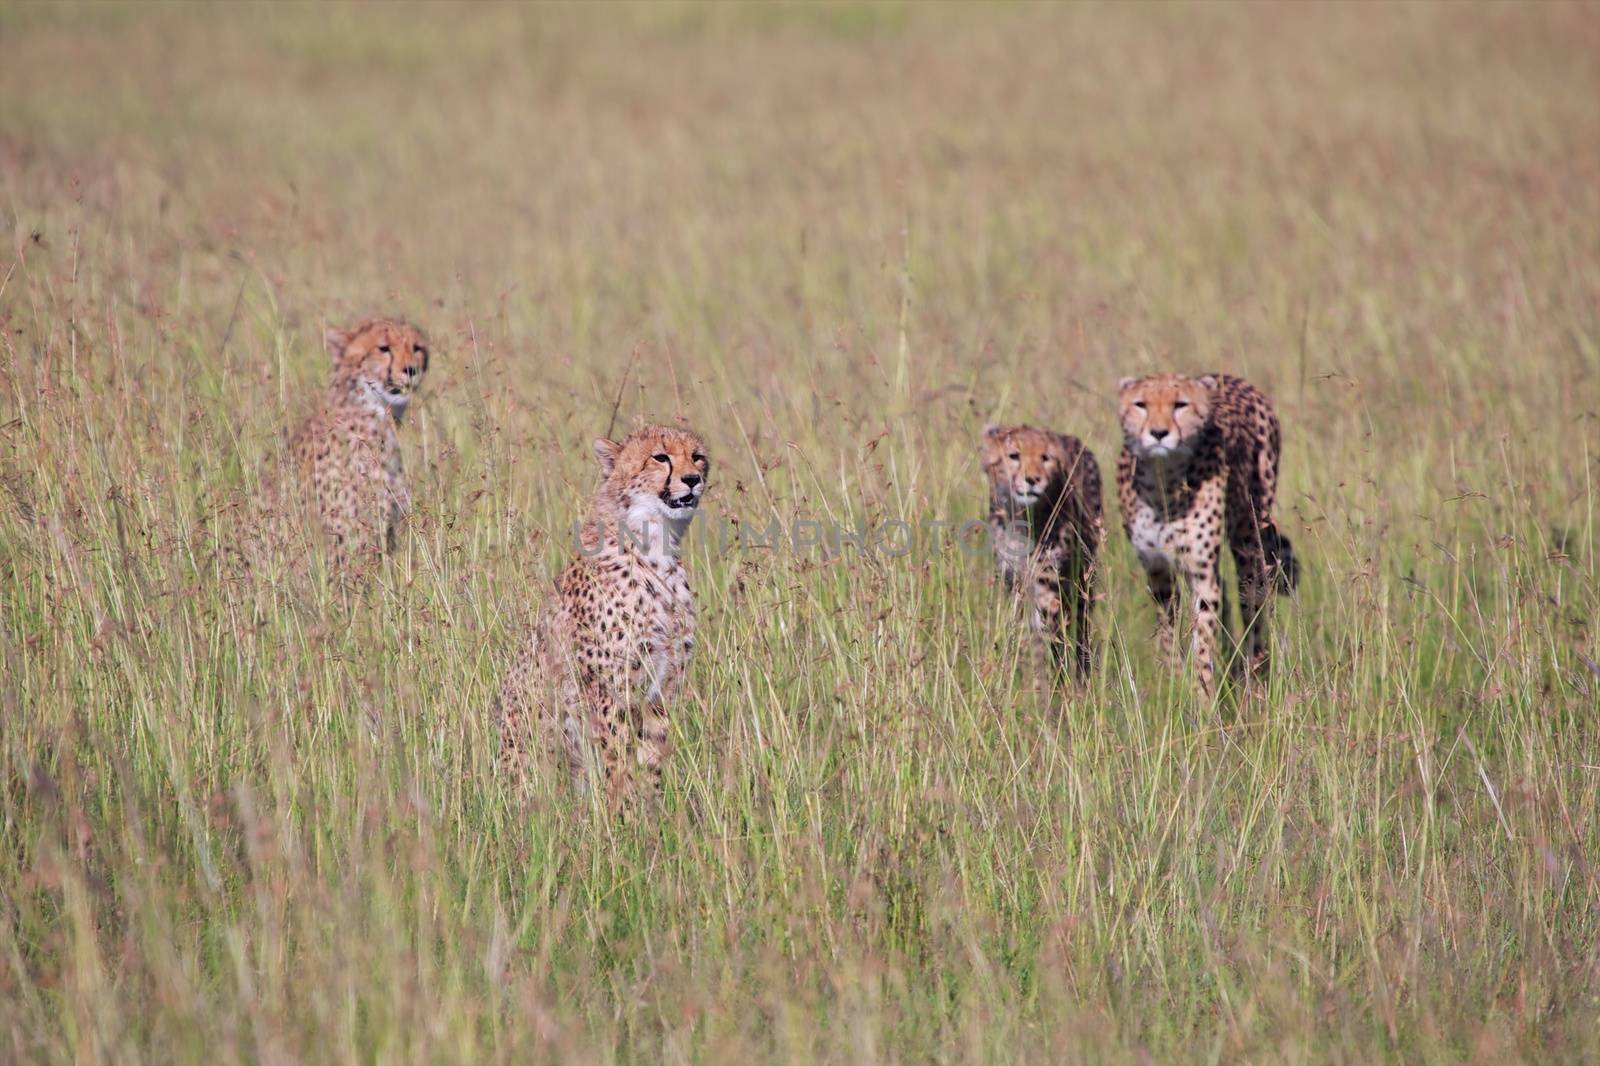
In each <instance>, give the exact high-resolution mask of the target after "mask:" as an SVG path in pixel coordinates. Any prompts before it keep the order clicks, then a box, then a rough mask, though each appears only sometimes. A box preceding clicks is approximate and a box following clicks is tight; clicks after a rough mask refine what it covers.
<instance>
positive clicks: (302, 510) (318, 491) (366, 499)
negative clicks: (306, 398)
mask: <svg viewBox="0 0 1600 1066" xmlns="http://www.w3.org/2000/svg"><path fill="white" fill-rule="evenodd" d="M323 343H324V345H325V346H326V347H327V350H328V354H329V355H331V356H332V357H333V374H332V377H331V378H330V380H329V382H328V387H327V389H326V390H325V391H324V392H323V394H322V398H321V400H320V402H319V403H318V404H317V406H316V408H315V409H314V410H313V411H312V413H311V414H310V415H309V416H308V417H307V418H306V420H305V421H304V422H303V423H302V424H301V425H300V428H299V429H298V430H296V432H295V434H294V435H293V436H292V437H291V438H290V440H289V447H288V450H287V452H286V453H285V455H284V457H283V462H282V464H281V466H280V467H279V468H278V469H277V470H275V471H273V472H271V473H270V474H269V475H268V477H267V479H266V485H265V492H264V495H265V497H266V499H267V504H268V508H269V511H270V512H272V516H271V521H272V522H273V523H274V524H277V525H279V526H280V527H281V526H282V525H283V524H284V523H287V522H290V521H291V520H292V519H291V513H294V512H298V513H299V516H301V517H303V518H304V519H306V520H307V521H308V523H309V524H311V525H314V526H315V527H317V528H320V530H321V531H322V533H323V534H324V535H325V537H326V539H327V542H328V545H329V547H330V548H331V549H332V551H333V556H334V561H335V564H336V565H343V564H347V563H349V562H351V561H353V560H355V559H357V558H360V557H363V556H373V555H377V554H380V553H381V552H383V551H386V550H392V549H393V547H394V542H395V534H396V532H397V531H398V529H399V527H400V526H401V524H402V523H403V522H404V521H405V518H406V515H407V514H408V513H409V512H410V510H411V493H410V490H409V489H408V487H407V485H406V476H405V470H404V468H403V466H402V464H401V456H400V439H399V436H398V434H397V432H396V430H397V429H398V427H399V425H400V421H401V419H402V418H403V417H404V416H405V412H406V407H407V406H408V405H409V404H410V402H411V397H412V396H413V395H414V394H415V392H416V390H417V388H418V386H420V385H421V384H422V378H423V375H424V374H426V373H427V371H428V342H427V339H426V338H425V337H424V336H423V335H422V331H421V330H419V329H417V328H416V327H415V326H412V325H408V324H407V323H404V322H398V321H394V320H391V319H372V320H370V321H366V322H363V323H361V324H360V325H358V326H356V327H355V328H354V329H349V330H343V329H329V330H328V331H327V332H326V333H325V334H324V335H323Z"/></svg>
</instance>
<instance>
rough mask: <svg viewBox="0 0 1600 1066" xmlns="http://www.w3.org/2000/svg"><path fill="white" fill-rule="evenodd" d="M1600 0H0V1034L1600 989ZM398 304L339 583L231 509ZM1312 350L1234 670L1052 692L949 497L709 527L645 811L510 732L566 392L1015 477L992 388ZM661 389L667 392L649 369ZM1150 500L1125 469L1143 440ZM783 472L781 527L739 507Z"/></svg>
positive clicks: (26, 1048) (225, 1035)
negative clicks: (1258, 638)
mask: <svg viewBox="0 0 1600 1066" xmlns="http://www.w3.org/2000/svg"><path fill="white" fill-rule="evenodd" d="M1597 57H1600V9H1597V8H1596V7H1595V6H1593V5H1563V4H1537V5H1535V4H1507V5H1499V6H1480V5H1476V4H1452V5H1421V4H1415V5H1403V6H1402V5H1393V6H1391V5H1383V6H1371V5H1339V6H1329V5H1311V4H1306V5H1283V6H1271V7H1264V6H1245V5H1198V4H1196V5H1184V6H1153V5H1151V6H1131V5H1130V6H1115V7H1107V6H1089V5H1070V6H1046V5H1021V4H1018V5H995V6H982V7H976V6H974V7H966V6H961V7H956V6H944V7H934V6H923V5H889V6H834V5H759V6H757V5H746V6H734V5H712V4H707V5H682V4H661V5H656V4H641V5H637V6H620V5H619V6H611V5H604V6H602V5H587V6H582V7H556V6H549V7H545V6H541V7H499V6H484V5H472V6H465V5H462V6H457V5H443V4H440V5H432V6H423V7H405V6H388V5H385V6H359V7H345V6H332V5H320V4H319V5H298V4H295V5H271V6H268V5H249V6H246V5H231V4H230V5H220V4H219V5H197V4H184V5H134V4H126V5H107V4H102V5H95V6H69V5H64V4H50V5H42V4H41V5H35V4H31V3H18V2H14V0H13V2H6V3H0V230H3V232H4V234H5V236H6V240H5V241H4V246H3V247H0V760H3V762H0V841H3V847H0V1060H4V1061H8V1062H33V1061H42V1062H58V1061H81V1062H94V1061H106V1062H118V1063H132V1062H146V1061H148V1062H172V1061H179V1062H208V1063H210V1062H235V1061H249V1062H268V1063H288V1062H302V1061H305V1062H317V1061H363V1062H468V1061H502V1062H519V1063H520V1062H532V1061H562V1062H567V1061H602V1062H611V1061H644V1062H658V1061H665V1062H689V1061H694V1062H730V1063H745V1062H753V1061H793V1062H808V1061H816V1060H822V1061H841V1062H926V1061H941V1062H955V1061H1022V1062H1060V1061H1074V1060H1076V1061H1093V1062H1101V1061H1127V1062H1146V1061H1152V1060H1155V1061H1171V1060H1205V1061H1235V1060H1239V1059H1245V1060H1254V1061H1261V1060H1270V1061H1289V1062H1320V1061H1348V1062H1370V1061H1375V1060H1394V1061H1406V1062H1457V1061H1476V1062H1493V1063H1499V1062H1503V1061H1508V1060H1533V1061H1553V1060H1564V1061H1571V1062H1594V1061H1597V1060H1600V940H1597V937H1600V865H1597V863H1600V735H1597V723H1600V696H1597V693H1600V665H1597V663H1600V636H1597V623H1596V618H1597V615H1600V590H1597V576H1600V575H1597V569H1596V566H1597V562H1596V550H1595V548H1596V525H1595V520H1596V477H1597V470H1596V452H1597V449H1596V440H1597V438H1600V434H1597V430H1600V414H1597V413H1600V108H1597V107H1596V106H1595V102H1596V101H1597V100H1600V63H1597ZM375 313H391V314H401V315H405V316H407V317H409V318H411V319H412V320H414V321H416V322H418V323H419V324H421V325H422V326H423V327H424V328H425V329H426V330H428V331H429V333H430V334H431V335H432V336H433V337H434V339H435V341H436V351H435V358H434V360H433V369H432V372H431V375H430V378H429V380H428V382H427V383H426V385H425V387H424V393H423V396H422V398H421V400H420V401H419V403H418V404H417V405H416V406H415V407H414V408H413V411H412V414H411V415H410V416H409V417H408V420H407V424H406V426H405V427H404V429H405V432H404V433H403V443H404V447H405V449H406V462H407V468H408V470H409V472H410V474H411V477H412V482H413V495H414V496H415V500H416V511H415V514H414V515H413V518H412V521H411V523H410V524H409V526H408V527H407V529H406V530H405V533H404V535H403V536H402V537H401V541H400V544H399V545H398V547H397V550H396V552H395V554H394V555H393V556H392V557H391V558H390V559H388V560H387V561H385V562H384V563H383V564H382V565H380V566H378V567H376V568H374V569H373V571H372V572H371V573H370V575H369V576H368V580H367V581H366V582H365V583H364V584H363V585H362V586H361V587H360V588H359V589H358V590H357V591H355V592H353V593H352V592H350V591H349V590H347V589H345V588H343V587H341V586H340V585H339V584H338V583H337V582H335V581H333V580H332V579H330V578H329V577H328V576H327V574H326V572H325V567H324V566H323V565H322V563H321V561H320V560H319V558H318V557H316V556H315V555H313V556H311V557H308V558H306V557H300V556H295V557H292V558H277V559H268V560H266V561H264V562H260V563H258V564H255V565H246V564H245V562H244V561H243V558H242V556H241V554H240V551H239V545H240V543H241V540H242V538H244V537H245V536H247V534H248V532H249V530H248V528H247V526H248V523H249V521H250V507H249V504H250V501H251V497H252V494H253V493H254V492H255V491H256V490H257V488H258V487H259V484H260V478H261V475H262V471H263V468H264V465H265V464H267V463H268V462H270V461H271V460H272V459H273V457H274V456H276V455H277V454H278V449H279V448H281V446H282V442H283V440H284V434H285V433H286V431H287V430H288V428H289V427H290V426H291V425H292V424H293V423H294V422H295V421H296V420H297V419H298V418H300V417H301V416H302V415H303V414H304V412H305V411H306V410H307V409H308V406H309V404H310V403H311V402H312V400H313V399H314V397H315V396H316V394H317V392H318V390H319V389H320V387H321V383H322V382H323V381H324V379H325V376H326V356H325V355H324V354H323V353H322V350H321V344H320V336H321V333H322V330H323V329H324V328H325V327H326V326H329V325H347V324H350V323H351V322H353V321H355V320H358V319H360V318H362V317H365V316H368V315H371V314H375ZM1156 368H1173V369H1179V370H1187V371H1194V372H1199V371H1205V370H1225V371H1229V372H1233V373H1239V374H1242V375H1244V376H1246V377H1248V378H1250V379H1251V380H1252V381H1254V382H1255V383H1256V384H1258V385H1259V386H1260V387H1261V388H1263V389H1264V390H1265V391H1266V392H1267V393H1268V394H1269V395H1271V396H1272V397H1273V400H1274V402H1275V404H1276V405H1277V408H1278V411H1279V413H1280V415H1281V417H1282V420H1283V424H1284V434H1285V448H1284V452H1285V458H1284V467H1283V476H1282V482H1281V484H1282V487H1281V489H1280V507H1281V509H1282V521H1283V523H1284V526H1285V529H1286V531H1287V532H1289V534H1290V535H1291V536H1292V537H1293V538H1294V541H1295V544H1296V547H1297V549H1298V550H1299V551H1300V553H1301V555H1302V557H1303V559H1304V563H1305V580H1304V581H1303V582H1302V585H1301V588H1300V591H1299V592H1298V593H1297V594H1296V595H1295V596H1294V597H1293V598H1291V599H1287V600H1283V601H1281V602H1280V604H1279V607H1278V611H1277V615H1276V619H1275V625H1274V635H1273V641H1274V665H1275V672H1274V675H1273V677H1272V679H1271V681H1270V684H1269V685H1268V686H1267V687H1266V688H1265V690H1264V691H1263V692H1261V693H1260V694H1259V697H1258V698H1242V697H1240V696H1239V695H1238V694H1237V693H1233V694H1229V695H1227V696H1226V697H1225V698H1224V699H1223V701H1222V703H1221V704H1220V705H1219V706H1218V707H1217V708H1216V709H1215V710H1212V709H1210V708H1202V707H1199V706H1197V704H1196V702H1195V700H1194V698H1193V695H1192V686H1191V684H1190V682H1189V680H1188V679H1187V678H1185V677H1184V676H1182V675H1181V674H1176V675H1175V674H1173V673H1172V672H1171V671H1169V670H1168V669H1167V668H1166V667H1165V666H1164V665H1163V664H1161V663H1160V662H1158V661H1157V656H1156V654H1155V651H1154V649H1153V648H1152V647H1151V639H1150V637H1151V633H1152V630H1153V627H1154V621H1155V615H1154V608H1153V607H1152V606H1151V605H1150V604H1149V602H1148V596H1147V594H1146V592H1145V590H1144V587H1143V581H1142V577H1141V576H1140V573H1139V570H1138V566H1137V563H1136V561H1135V559H1134V557H1133V554H1132V552H1131V550H1130V549H1129V547H1128V545H1127V543H1126V539H1125V538H1124V537H1123V536H1122V535H1121V532H1120V530H1118V529H1117V528H1116V522H1115V520H1114V518H1113V520H1112V522H1111V525H1112V535H1111V537H1110V539H1109V541H1108V543H1107V547H1106V550H1105V553H1104V558H1105V566H1104V571H1105V574H1104V580H1103V589H1102V591H1103V594H1104V599H1103V603H1102V604H1101V606H1100V608H1099V611H1098V622H1099V632H1100V640H1099V647H1098V662H1097V671H1096V673H1095V676H1094V679H1093V681H1092V683H1091V684H1090V685H1089V686H1088V687H1087V689H1086V691H1083V692H1080V693H1075V694H1069V695H1068V696H1067V697H1066V698H1064V699H1061V700H1059V701H1056V702H1055V703H1054V704H1053V705H1052V703H1051V701H1049V700H1046V699H1044V698H1042V697H1041V695H1040V694H1039V693H1038V692H1036V691H1035V688H1034V686H1033V684H1032V680H1031V677H1030V674H1029V670H1028V649H1027V644H1026V639H1025V633H1024V632H1023V630H1022V628H1021V626H1020V624H1019V623H1018V621H1017V619H1016V618H1015V617H1014V615H1013V613H1012V610H1011V608H1010V606H1009V605H1008V604H1007V602H1006V601H1005V599H1004V597H1003V595H1002V594H1001V590H1000V588H999V587H998V585H997V582H996V581H995V579H994V576H993V572H992V569H993V568H992V565H991V563H990V562H989V561H988V560H987V559H986V558H984V557H982V556H981V555H973V554H971V553H968V552H963V551H960V550H957V548H956V547H955V546H952V545H949V544H944V545H932V546H923V547H921V548H919V549H918V550H916V551H913V552H910V553H906V554H903V555H898V556H889V555H887V554H884V553H874V552H867V551H861V550H857V549H855V548H850V547H846V548H845V549H844V550H842V551H839V552H833V551H826V550H821V549H818V548H814V547H811V546H795V545H792V544H787V545H786V544H781V543H780V544H777V545H772V544H766V545H761V544H744V543H736V545H735V546H734V547H731V548H730V547H726V546H720V545H719V544H718V542H717V541H716V540H715V539H712V538H700V539H698V540H696V541H694V542H693V543H694V547H693V550H691V552H690V560H689V562H690V566H691V569H692V571H693V575H694V581H695V585H696V591H697V596H698V599H699V608H700V641H699V646H698V648H697V651H696V660H695V663H694V667H693V670H692V673H691V676H690V679H689V685H688V696H687V698H686V700H685V701H684V703H683V704H682V706H681V707H679V708H678V710H677V713H676V716H675V719H674V728H675V736H674V744H675V749H676V750H675V754H674V757H673V760H672V762H671V764H670V766H669V770H668V774H667V784H666V795H665V799H664V803H663V806H662V809H661V811H660V815H659V818H658V819H657V820H656V821H655V822H654V823H651V824H647V825H644V826H626V827H613V826H611V825H609V824H608V823H607V822H606V821H605V820H604V819H603V818H599V817H597V816H595V815H594V814H593V813H591V811H590V810H589V809H588V808H586V807H581V806H579V807H575V806H573V805H572V804H570V803H567V802H564V799H565V793H564V792H563V791H562V789H561V787H560V782H559V781H551V782H549V783H547V785H548V787H544V788H543V790H542V791H540V792H539V793H538V794H537V795H534V796H532V797H530V798H524V797H523V796H521V795H519V794H518V793H517V792H516V791H515V790H514V789H512V788H510V787H508V785H507V782H506V781H504V780H503V779H502V778H501V777H500V776H499V775H497V773H496V770H495V754H496V744H497V738H496V735H495V730H494V725H493V723H492V722H491V721H490V720H489V718H488V713H487V708H488V704H489V699H490V696H491V694H492V692H493V691H494V687H495V685H496V684H497V681H498V677H499V672H500V669H501V666H502V663H503V662H504V661H505V658H506V656H507V655H508V654H509V652H510V649H511V647H512V646H513V644H514V642H515V641H516V640H517V639H518V638H519V635H520V634H521V633H522V632H523V630H524V627H525V626H526V625H527V623H528V620H529V619H530V617H531V616H532V613H533V611H534V610H536V609H537V606H538V604H539V603H540V602H542V600H543V597H544V596H545V594H546V591H547V590H548V589H549V588H550V582H551V579H552V577H553V575H554V573H555V572H556V568H557V567H558V566H559V565H560V564H561V563H562V561H563V560H564V559H565V558H567V557H568V555H569V553H570V551H571V547H570V542H569V535H568V534H569V531H570V529H571V526H572V523H573V522H574V521H575V520H576V518H577V517H578V516H579V514H580V512H581V510H582V507H583V505H584V501H585V498H586V497H587V495H588V493H589V491H590V488H591V487H592V484H593V479H594V470H593V460H592V458H591V456H590V453H589V443H588V442H589V441H590V440H591V439H592V438H593V437H595V436H597V435H599V434H600V433H602V432H604V431H605V430H606V427H607V424H608V422H609V421H610V420H611V417H612V411H613V407H614V405H615V406H616V407H617V411H616V420H617V428H618V430H619V431H626V430H627V429H629V428H632V427H634V426H637V425H639V424H642V423H643V422H644V421H645V420H647V419H669V420H670V419H674V418H683V419H686V420H687V421H688V422H689V423H691V424H692V425H694V426H696V427H699V428H700V429H701V430H702V431H703V432H704V433H705V435H706V437H707V439H708V442H709V445H710V448H711V452H712V459H713V464H714V467H713V470H714V473H713V484H712V488H711V491H710V495H709V497H708V504H707V507H706V510H707V511H708V512H710V513H709V514H708V515H707V516H705V517H704V518H703V519H702V521H704V522H708V523H709V522H713V521H721V522H727V523H730V524H731V523H733V522H735V521H737V522H739V523H740V524H741V526H744V527H746V528H755V529H765V528H767V527H768V525H769V524H770V523H771V522H773V521H778V522H779V523H780V524H781V525H782V526H783V527H784V528H788V527H789V525H790V524H791V523H792V522H793V521H794V520H795V519H797V518H807V519H814V520H817V521H825V522H837V523H839V524H841V525H843V526H847V527H855V526H858V525H860V524H873V523H884V522H888V521H902V520H903V521H920V520H924V519H938V520H949V521H954V522H960V521H964V520H966V519H968V518H973V517H980V516H981V515H982V509H983V507H984V501H985V488H984V485H983V484H982V480H981V475H980V472H979V469H978V465H977V459H976V444H977V434H978V431H979V428H980V427H981V426H982V425H983V424H984V422H986V421H988V420H991V419H994V420H1007V421H1031V422H1035V423H1037V424H1042V425H1049V426H1052V427H1054V428H1057V429H1060V430H1063V431H1066V432H1071V433H1074V434H1076V435H1078V436H1080V437H1082V438H1083V439H1084V440H1085V441H1087V442H1088V443H1089V445H1090V446H1091V448H1093V450H1094V451H1095V452H1096V454H1097V455H1098V457H1099V460H1100V463H1101V466H1102V468H1103V469H1105V470H1107V471H1108V472H1109V470H1110V469H1111V467H1112V465H1113V463H1114V460H1115V455H1116V451H1117V449H1118V447H1119V446H1120V437H1119V431H1118V428H1117V421H1116V415H1115V406H1114V392H1115V383H1116V381H1117V379H1118V378H1119V377H1120V376H1122V375H1127V374H1139V373H1143V372H1146V371H1149V370H1153V369H1156ZM619 396H620V404H619V402H618V397H619ZM1108 504H1109V505H1111V507H1112V509H1113V510H1112V513H1113V514H1114V499H1113V498H1110V497H1108ZM752 539H754V538H752Z"/></svg>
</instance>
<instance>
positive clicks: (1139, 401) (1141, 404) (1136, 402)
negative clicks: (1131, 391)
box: [1133, 400, 1144, 411]
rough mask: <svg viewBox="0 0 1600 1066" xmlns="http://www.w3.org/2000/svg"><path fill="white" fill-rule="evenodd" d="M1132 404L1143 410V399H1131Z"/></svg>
mask: <svg viewBox="0 0 1600 1066" xmlns="http://www.w3.org/2000/svg"><path fill="white" fill-rule="evenodd" d="M1133 406H1135V407H1137V408H1138V409H1139V410H1141V411H1143V410H1144V401H1143V400H1135V401H1133Z"/></svg>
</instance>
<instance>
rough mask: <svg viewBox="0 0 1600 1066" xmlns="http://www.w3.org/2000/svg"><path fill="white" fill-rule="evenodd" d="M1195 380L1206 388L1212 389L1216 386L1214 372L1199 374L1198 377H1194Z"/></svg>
mask: <svg viewBox="0 0 1600 1066" xmlns="http://www.w3.org/2000/svg"><path fill="white" fill-rule="evenodd" d="M1195 380H1196V381H1198V382H1199V383H1200V384H1202V385H1204V386H1205V387H1206V388H1208V389H1214V388H1216V387H1217V375H1215V374H1201V375H1200V376H1199V377H1197V378H1195Z"/></svg>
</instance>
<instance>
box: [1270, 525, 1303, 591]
mask: <svg viewBox="0 0 1600 1066" xmlns="http://www.w3.org/2000/svg"><path fill="white" fill-rule="evenodd" d="M1261 541H1262V544H1261V546H1262V548H1263V549H1264V550H1265V551H1266V555H1267V560H1268V562H1269V563H1271V565H1272V572H1273V574H1274V576H1275V581H1276V584H1277V586H1278V591H1279V592H1280V593H1284V594H1287V593H1290V592H1293V591H1294V590H1295V588H1296V587H1298V586H1299V584H1300V560H1299V559H1298V558H1297V557H1296V556H1295V554H1294V545H1293V544H1290V543H1289V538H1288V537H1286V536H1284V535H1283V534H1282V533H1280V532H1278V527H1277V526H1274V525H1269V526H1267V527H1266V528H1264V529H1262V531H1261Z"/></svg>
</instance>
